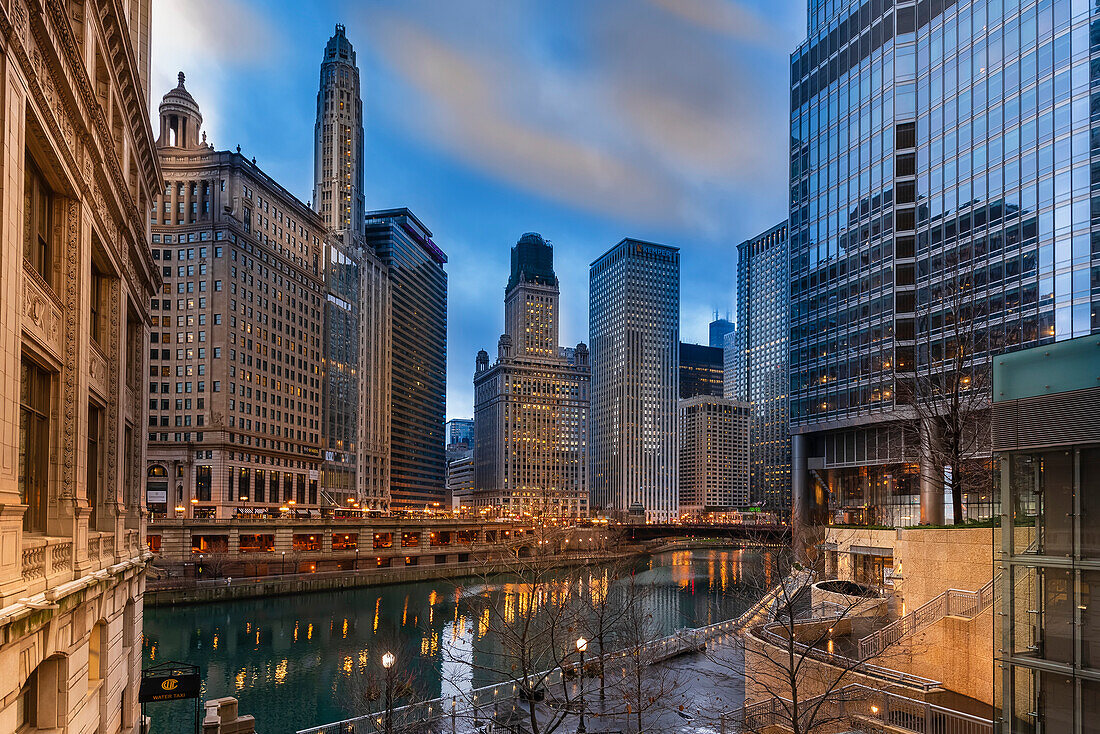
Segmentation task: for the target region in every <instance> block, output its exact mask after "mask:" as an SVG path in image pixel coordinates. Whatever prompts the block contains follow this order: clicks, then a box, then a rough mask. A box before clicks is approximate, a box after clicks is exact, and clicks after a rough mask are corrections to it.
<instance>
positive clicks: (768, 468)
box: [727, 222, 791, 515]
mask: <svg viewBox="0 0 1100 734" xmlns="http://www.w3.org/2000/svg"><path fill="white" fill-rule="evenodd" d="M787 257H788V253H787V223H786V222H782V223H781V224H777V225H776V226H774V227H772V228H770V229H768V230H767V231H766V232H762V233H761V234H759V235H757V236H756V237H753V238H752V239H749V240H745V241H744V242H742V243H741V244H740V245H738V246H737V322H738V324H739V325H740V328H738V330H737V331H736V332H735V336H734V337H733V340H734V341H733V343H734V349H733V359H734V363H733V372H734V376H735V378H734V381H733V383H732V384H733V394H732V395H729V396H727V397H731V398H733V399H735V400H741V401H745V402H747V403H749V405H750V409H751V414H750V417H749V498H750V502H752V504H754V505H760V506H764V507H766V508H768V509H769V510H774V511H776V512H778V513H780V514H781V515H786V514H787V513H788V512H790V508H791V434H790V429H789V425H788V423H789V421H788V385H789V378H788V374H787V336H788V331H789V326H788V324H789V321H788V318H789V312H790V301H789V299H788V294H789V290H788V283H787Z"/></svg>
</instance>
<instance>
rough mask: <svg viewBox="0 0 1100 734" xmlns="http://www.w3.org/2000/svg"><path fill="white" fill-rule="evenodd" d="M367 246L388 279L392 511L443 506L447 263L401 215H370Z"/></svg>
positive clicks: (423, 230) (418, 226)
mask: <svg viewBox="0 0 1100 734" xmlns="http://www.w3.org/2000/svg"><path fill="white" fill-rule="evenodd" d="M366 247H367V249H369V250H370V251H372V252H373V253H374V254H375V255H376V256H377V258H378V260H379V262H380V263H381V264H382V265H383V266H384V268H385V270H386V271H387V272H388V278H389V281H388V282H389V295H388V299H389V303H390V309H391V313H392V318H391V321H390V323H391V327H390V330H389V334H388V338H389V349H390V352H391V354H392V356H391V357H390V359H389V365H390V370H389V372H390V380H389V383H390V386H389V389H390V391H391V395H392V399H391V401H390V402H391V407H390V431H389V456H390V458H389V462H390V466H389V481H390V495H391V506H392V507H393V508H395V509H424V508H425V507H433V506H434V503H436V502H438V503H440V505H442V503H443V502H444V501H445V499H446V487H445V476H446V468H445V462H444V455H443V452H444V446H443V418H444V411H445V408H446V390H447V272H446V271H445V270H444V269H443V266H444V265H445V264H446V262H447V256H446V255H445V254H444V253H443V251H442V250H440V249H439V247H437V246H436V244H435V243H434V242H433V241H432V233H431V230H429V229H428V228H427V227H425V226H424V224H423V223H422V222H421V221H420V220H419V219H417V218H416V216H415V215H414V214H413V213H412V212H411V211H409V210H408V209H403V208H402V209H387V210H383V211H373V212H369V213H368V214H367V225H366ZM378 277H381V272H379V274H378ZM363 318H364V320H365V319H366V318H367V317H366V316H365V315H364V317H363Z"/></svg>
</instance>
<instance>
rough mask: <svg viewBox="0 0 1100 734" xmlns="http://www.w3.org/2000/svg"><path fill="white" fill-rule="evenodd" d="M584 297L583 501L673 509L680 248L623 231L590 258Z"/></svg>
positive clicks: (659, 516)
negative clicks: (587, 361)
mask: <svg viewBox="0 0 1100 734" xmlns="http://www.w3.org/2000/svg"><path fill="white" fill-rule="evenodd" d="M588 299H589V308H588V311H589V326H588V333H589V343H590V349H591V350H592V389H591V393H590V395H591V407H590V411H589V467H590V469H589V473H588V477H589V478H588V481H589V488H590V490H589V494H590V496H591V503H590V504H591V507H592V509H593V511H594V512H597V513H622V512H626V511H629V510H631V509H632V506H633V508H634V509H639V508H641V509H642V510H644V512H645V516H646V519H648V520H654V521H662V520H671V519H674V518H675V517H677V516H678V514H679V497H678V494H679V461H678V458H677V448H678V447H677V438H678V437H677V434H678V426H677V422H678V421H677V399H676V395H677V383H678V380H677V367H678V365H679V354H678V352H679V346H680V251H679V250H678V249H677V248H675V247H669V246H667V245H658V244H654V243H651V242H640V241H638V240H632V239H624V240H623V241H622V242H620V243H619V244H617V245H615V246H614V247H613V248H611V249H610V250H608V251H607V252H606V253H604V254H603V255H602V256H601V257H600V258H599V259H598V260H596V261H595V262H594V263H592V265H591V267H590V268H589V285H588Z"/></svg>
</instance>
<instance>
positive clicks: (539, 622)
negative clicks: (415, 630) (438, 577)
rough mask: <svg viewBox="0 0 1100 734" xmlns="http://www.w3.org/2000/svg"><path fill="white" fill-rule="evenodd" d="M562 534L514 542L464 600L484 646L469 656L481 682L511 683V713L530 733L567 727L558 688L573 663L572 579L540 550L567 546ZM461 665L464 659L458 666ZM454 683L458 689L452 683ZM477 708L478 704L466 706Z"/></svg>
mask: <svg viewBox="0 0 1100 734" xmlns="http://www.w3.org/2000/svg"><path fill="white" fill-rule="evenodd" d="M565 532H566V531H564V530H561V529H556V528H543V529H540V530H539V531H538V532H537V533H536V534H535V535H534V536H528V537H525V538H521V539H514V540H513V541H512V542H511V546H510V547H509V548H506V549H505V550H504V552H503V553H502V554H501V558H500V560H499V561H498V562H496V563H494V564H492V565H489V566H487V567H485V569H484V570H483V571H482V573H481V574H479V575H478V577H477V579H478V582H479V583H475V584H473V585H471V584H469V582H468V581H467V582H466V583H465V584H464V588H466V589H470V588H475V589H478V590H477V593H476V594H474V595H473V596H470V597H467V601H468V603H469V604H470V607H471V616H472V617H473V618H474V619H475V620H476V622H475V624H476V625H477V627H478V632H479V636H480V637H481V639H482V641H483V643H484V644H483V645H482V646H479V647H477V649H476V650H475V651H474V654H473V656H472V665H473V668H474V670H475V671H478V672H479V673H480V674H481V676H482V677H484V678H487V679H490V680H494V681H504V682H507V683H511V684H513V685H514V686H515V691H516V693H515V697H514V699H513V701H512V702H510V703H512V704H514V705H515V709H514V710H513V711H512V712H511V713H513V715H515V716H519V717H522V720H523V722H524V725H525V726H526V727H527V729H528V730H529V731H530V732H531V733H532V734H551V733H552V732H554V731H557V730H558V729H559V728H561V727H562V725H563V724H565V723H566V722H567V721H569V720H571V719H572V718H573V717H574V715H575V713H574V711H573V710H572V708H571V704H570V692H569V686H568V685H567V684H566V682H565V681H564V680H562V681H561V682H560V683H559V682H558V676H559V675H560V671H561V670H562V669H568V668H571V667H572V666H573V665H574V664H575V663H576V657H577V650H576V639H577V636H578V634H577V633H578V626H577V614H576V612H577V607H576V601H575V598H574V597H575V595H576V578H575V576H574V575H572V574H571V573H570V572H569V571H568V569H562V568H561V565H560V559H558V558H555V556H554V555H553V554H551V553H547V552H540V550H539V549H540V548H542V549H545V548H548V547H549V548H554V547H558V546H559V545H564V542H563V541H564V535H563V533H565ZM451 662H455V663H458V664H460V665H464V664H466V663H468V662H469V659H461V658H459V659H456V660H454V661H451ZM456 683H457V682H456ZM469 703H471V704H475V703H476V702H473V701H470V702H469Z"/></svg>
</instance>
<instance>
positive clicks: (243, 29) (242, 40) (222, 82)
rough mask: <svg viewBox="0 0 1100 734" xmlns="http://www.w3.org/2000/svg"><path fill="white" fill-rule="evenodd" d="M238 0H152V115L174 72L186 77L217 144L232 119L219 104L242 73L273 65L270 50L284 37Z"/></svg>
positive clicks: (228, 96)
mask: <svg viewBox="0 0 1100 734" xmlns="http://www.w3.org/2000/svg"><path fill="white" fill-rule="evenodd" d="M261 10H262V9H260V8H256V7H254V6H252V5H250V4H248V3H245V2H241V1H240V0H187V2H178V1H176V0H156V2H154V4H153V37H154V38H155V39H156V42H155V43H154V44H153V46H152V49H153V51H152V53H153V58H152V80H151V82H150V83H151V87H152V88H151V93H150V100H151V106H152V109H151V111H150V112H151V114H152V115H153V117H154V119H155V118H156V114H157V105H158V104H160V98H161V96H162V95H163V94H164V93H165V92H167V91H168V90H169V89H171V88H173V87H175V86H176V75H177V73H178V72H180V71H183V72H184V73H185V74H186V75H187V82H186V83H187V89H188V91H189V92H191V95H192V96H193V97H195V99H196V100H197V101H198V102H199V106H200V108H201V109H202V113H203V129H204V130H206V132H207V135H208V136H209V137H210V139H211V140H213V141H217V142H218V144H219V146H220V147H229V146H228V144H227V141H226V137H227V135H228V133H229V131H230V130H231V129H232V121H231V120H227V119H225V116H224V115H223V114H222V110H223V109H224V107H223V102H224V101H226V100H228V99H232V98H233V97H234V94H233V91H232V90H233V88H234V86H235V85H236V84H237V83H238V82H239V76H240V74H241V73H242V72H243V71H247V70H250V69H255V68H263V67H266V66H269V65H271V64H272V63H273V62H274V61H275V60H276V58H277V57H276V56H275V54H274V50H275V49H277V48H279V45H280V44H281V43H283V42H285V41H284V39H283V37H282V33H281V31H280V29H278V28H277V27H276V26H274V25H273V24H272V23H271V22H270V21H269V19H268V17H267V15H266V14H265V13H263V12H261Z"/></svg>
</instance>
